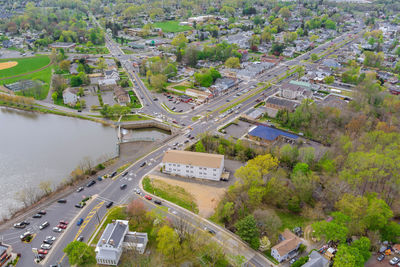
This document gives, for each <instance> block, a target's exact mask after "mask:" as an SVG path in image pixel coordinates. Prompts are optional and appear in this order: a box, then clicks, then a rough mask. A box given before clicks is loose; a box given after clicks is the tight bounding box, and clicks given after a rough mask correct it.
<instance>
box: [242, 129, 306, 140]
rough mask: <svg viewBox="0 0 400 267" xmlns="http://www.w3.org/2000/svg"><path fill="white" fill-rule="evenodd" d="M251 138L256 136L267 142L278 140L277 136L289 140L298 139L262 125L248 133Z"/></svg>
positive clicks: (295, 136)
mask: <svg viewBox="0 0 400 267" xmlns="http://www.w3.org/2000/svg"><path fill="white" fill-rule="evenodd" d="M249 134H250V135H252V136H256V137H259V138H262V139H265V140H268V141H274V140H275V139H276V138H278V137H279V136H285V137H288V138H291V139H297V138H299V137H298V136H297V135H294V134H290V133H287V132H284V131H281V130H278V129H275V128H271V127H268V126H264V125H259V126H257V127H256V128H254V129H253V130H251V131H250V133H249Z"/></svg>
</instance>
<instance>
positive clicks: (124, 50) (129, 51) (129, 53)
mask: <svg viewBox="0 0 400 267" xmlns="http://www.w3.org/2000/svg"><path fill="white" fill-rule="evenodd" d="M122 51H123V52H124V53H125V54H127V55H131V54H133V51H131V50H129V49H122Z"/></svg>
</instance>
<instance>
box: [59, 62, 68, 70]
mask: <svg viewBox="0 0 400 267" xmlns="http://www.w3.org/2000/svg"><path fill="white" fill-rule="evenodd" d="M70 65H71V61H69V60H63V61H61V62H60V65H59V66H60V70H62V71H69V67H70Z"/></svg>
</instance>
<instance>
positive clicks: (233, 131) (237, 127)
mask: <svg viewBox="0 0 400 267" xmlns="http://www.w3.org/2000/svg"><path fill="white" fill-rule="evenodd" d="M253 126H254V124H251V123H248V122H245V121H241V120H239V121H238V124H231V125H229V126H228V127H226V128H225V129H224V130H225V132H226V135H227V136H232V137H233V138H237V139H239V138H241V137H242V136H243V135H244V134H246V133H247V132H248V131H249V129H250V128H251V127H253Z"/></svg>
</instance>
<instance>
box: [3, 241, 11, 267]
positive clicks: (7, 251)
mask: <svg viewBox="0 0 400 267" xmlns="http://www.w3.org/2000/svg"><path fill="white" fill-rule="evenodd" d="M11 253H12V246H11V245H7V244H4V243H1V242H0V266H7V263H8V262H9V261H10V259H11Z"/></svg>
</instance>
